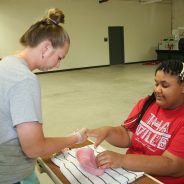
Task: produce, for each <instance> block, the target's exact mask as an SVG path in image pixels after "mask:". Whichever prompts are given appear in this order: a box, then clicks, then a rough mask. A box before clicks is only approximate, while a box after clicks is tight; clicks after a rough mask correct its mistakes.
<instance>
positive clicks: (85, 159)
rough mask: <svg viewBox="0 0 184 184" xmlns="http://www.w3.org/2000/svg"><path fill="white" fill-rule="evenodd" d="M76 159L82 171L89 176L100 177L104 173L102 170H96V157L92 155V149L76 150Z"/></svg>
mask: <svg viewBox="0 0 184 184" xmlns="http://www.w3.org/2000/svg"><path fill="white" fill-rule="evenodd" d="M76 157H77V160H78V161H79V164H80V166H81V167H82V169H84V170H85V171H87V172H89V173H90V174H93V175H95V176H101V175H102V174H103V173H104V169H99V168H97V165H96V157H95V155H94V151H93V149H91V148H81V149H79V150H77V152H76Z"/></svg>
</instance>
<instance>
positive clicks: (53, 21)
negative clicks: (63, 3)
mask: <svg viewBox="0 0 184 184" xmlns="http://www.w3.org/2000/svg"><path fill="white" fill-rule="evenodd" d="M48 19H49V20H50V21H51V22H52V23H54V24H55V25H57V26H58V23H57V22H56V21H55V20H53V19H51V18H50V17H48Z"/></svg>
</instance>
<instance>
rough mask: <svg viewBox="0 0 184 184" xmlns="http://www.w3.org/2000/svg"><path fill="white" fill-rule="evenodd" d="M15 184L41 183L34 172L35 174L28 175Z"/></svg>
mask: <svg viewBox="0 0 184 184" xmlns="http://www.w3.org/2000/svg"><path fill="white" fill-rule="evenodd" d="M14 184H40V182H39V180H38V178H37V176H36V174H35V172H33V174H32V175H31V176H28V177H27V178H25V179H24V180H22V181H19V182H17V183H14Z"/></svg>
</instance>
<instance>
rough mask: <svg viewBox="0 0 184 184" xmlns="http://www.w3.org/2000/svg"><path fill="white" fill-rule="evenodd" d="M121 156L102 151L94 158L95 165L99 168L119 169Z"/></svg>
mask: <svg viewBox="0 0 184 184" xmlns="http://www.w3.org/2000/svg"><path fill="white" fill-rule="evenodd" d="M122 161H123V155H122V154H120V153H116V152H113V151H108V150H107V151H104V152H102V153H99V154H98V155H97V157H96V163H97V166H98V167H99V168H102V169H107V168H120V167H122Z"/></svg>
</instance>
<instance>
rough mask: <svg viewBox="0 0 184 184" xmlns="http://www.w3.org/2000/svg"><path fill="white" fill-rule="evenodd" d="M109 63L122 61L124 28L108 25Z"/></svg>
mask: <svg viewBox="0 0 184 184" xmlns="http://www.w3.org/2000/svg"><path fill="white" fill-rule="evenodd" d="M108 36H109V58H110V65H115V64H123V63H124V28H123V26H110V27H108Z"/></svg>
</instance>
